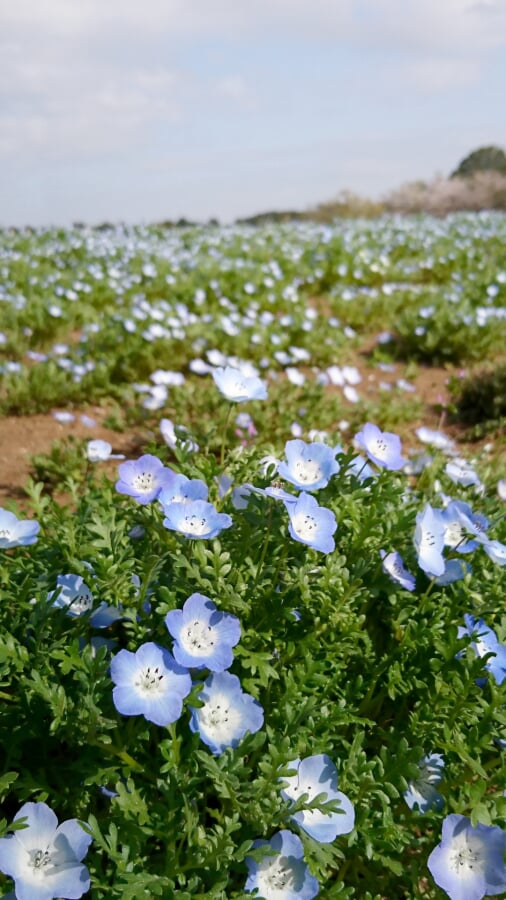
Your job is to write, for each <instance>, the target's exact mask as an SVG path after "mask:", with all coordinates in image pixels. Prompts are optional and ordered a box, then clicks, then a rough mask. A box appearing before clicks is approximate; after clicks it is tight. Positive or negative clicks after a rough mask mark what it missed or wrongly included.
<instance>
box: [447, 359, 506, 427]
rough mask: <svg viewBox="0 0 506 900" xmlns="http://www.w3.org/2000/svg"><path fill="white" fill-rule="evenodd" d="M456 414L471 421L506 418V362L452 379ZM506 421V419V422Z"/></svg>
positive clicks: (472, 423)
mask: <svg viewBox="0 0 506 900" xmlns="http://www.w3.org/2000/svg"><path fill="white" fill-rule="evenodd" d="M450 390H451V393H452V397H453V402H454V407H455V415H456V417H457V418H458V419H459V420H460V421H462V422H465V423H466V424H468V425H476V424H483V423H488V424H489V425H494V426H497V425H498V424H500V423H501V421H502V420H504V419H505V418H506V363H498V364H497V365H495V366H493V367H490V366H488V367H487V368H486V369H480V370H477V371H475V372H473V373H472V374H470V375H468V376H467V377H465V378H454V379H453V380H452V381H451V382H450ZM503 424H504V422H503Z"/></svg>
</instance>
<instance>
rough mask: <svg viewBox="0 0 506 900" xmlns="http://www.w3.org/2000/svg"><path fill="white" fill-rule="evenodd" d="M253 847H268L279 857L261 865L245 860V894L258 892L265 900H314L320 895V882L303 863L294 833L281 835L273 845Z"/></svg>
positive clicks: (264, 843)
mask: <svg viewBox="0 0 506 900" xmlns="http://www.w3.org/2000/svg"><path fill="white" fill-rule="evenodd" d="M253 847H254V848H257V847H265V848H266V849H267V850H270V851H272V850H274V851H276V855H275V856H273V855H272V854H269V855H265V856H264V857H263V859H262V860H261V861H260V862H256V860H254V859H252V858H251V857H249V856H248V857H246V865H247V867H248V873H249V874H248V878H247V879H246V884H245V885H244V890H245V891H248V892H251V891H257V894H256V895H255V896H256V897H258V898H260V897H263V900H313V897H316V895H317V894H318V891H319V884H318V880H317V879H316V878H315V877H314V875H311V873H310V871H309V869H308V867H307V865H306V863H305V862H304V848H303V846H302V841H301V840H300V838H298V837H297V835H296V834H292V832H291V831H285V830H283V831H278V832H277V833H276V834H274V835H273V836H272V837H271V839H270V841H254V842H253Z"/></svg>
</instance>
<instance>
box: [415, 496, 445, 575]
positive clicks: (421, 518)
mask: <svg viewBox="0 0 506 900" xmlns="http://www.w3.org/2000/svg"><path fill="white" fill-rule="evenodd" d="M444 536H445V524H444V521H443V519H442V518H441V510H439V509H432V507H431V506H430V504H429V503H427V505H426V507H425V509H424V511H423V512H421V513H417V516H416V528H415V536H414V544H415V548H416V551H417V553H418V565H419V566H420V568H421V569H423V571H424V572H426V573H427V575H442V574H443V572H444V570H445V561H444V559H443V547H444Z"/></svg>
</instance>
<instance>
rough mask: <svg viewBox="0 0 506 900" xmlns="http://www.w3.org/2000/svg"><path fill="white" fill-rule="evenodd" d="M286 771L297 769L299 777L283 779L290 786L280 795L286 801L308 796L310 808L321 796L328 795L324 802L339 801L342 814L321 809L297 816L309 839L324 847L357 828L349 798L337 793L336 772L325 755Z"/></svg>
mask: <svg viewBox="0 0 506 900" xmlns="http://www.w3.org/2000/svg"><path fill="white" fill-rule="evenodd" d="M287 768H289V769H296V770H297V774H296V775H290V776H285V777H283V781H286V782H287V786H286V787H284V788H283V789H282V791H281V796H282V797H283V798H284V799H285V800H293V801H294V802H296V801H297V800H300V798H301V797H302V796H303V795H304V794H306V795H307V803H308V804H310V803H311V801H312V800H314V799H315V797H317V796H318V795H319V794H326V796H325V797H324V798H323V800H324V802H327V801H329V800H337V801H339V803H340V810H339V812H329V813H325V812H320V810H318V809H304V810H300V811H299V812H296V813H294V815H293V816H292V819H293V820H294V821H295V822H297V823H298V824H299V825H300V827H301V828H303V829H304V831H306V832H307V834H309V835H310V837H312V838H314V839H315V841H320V843H322V844H330V843H332V841H335V839H336V837H337V836H338V835H339V834H348V832H350V831H352V830H353V826H354V824H355V811H354V809H353V805H352V803H351V801H350V800H349V799H348V797H347V796H346V794H343V793H342V791H338V790H337V769H336V767H335V765H334V763H333V762H332V760H331V759H330V757H329V756H327V754H326V753H320V754H318V755H316V756H307V757H306V758H305V759H302V760H301V759H294V760H292V761H291V762H289V763H287Z"/></svg>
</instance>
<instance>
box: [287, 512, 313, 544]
mask: <svg viewBox="0 0 506 900" xmlns="http://www.w3.org/2000/svg"><path fill="white" fill-rule="evenodd" d="M292 525H293V530H294V531H295V533H296V534H298V536H299V537H300V538H302V540H304V541H310V540H311V539H312V538H314V537H316V533H317V531H318V522H317V521H316V519H315V518H314V517H313V516H308V515H307V513H297V515H295V516H293V518H292Z"/></svg>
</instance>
